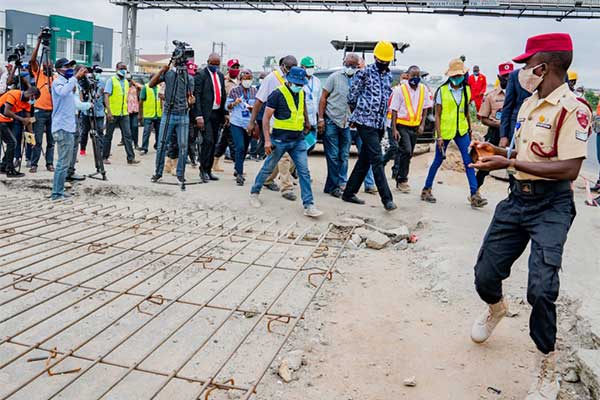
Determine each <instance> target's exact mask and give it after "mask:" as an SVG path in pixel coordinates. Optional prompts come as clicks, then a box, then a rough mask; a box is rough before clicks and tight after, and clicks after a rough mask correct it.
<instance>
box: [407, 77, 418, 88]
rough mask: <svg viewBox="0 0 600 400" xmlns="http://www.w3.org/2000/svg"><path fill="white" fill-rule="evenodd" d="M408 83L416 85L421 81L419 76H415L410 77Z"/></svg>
mask: <svg viewBox="0 0 600 400" xmlns="http://www.w3.org/2000/svg"><path fill="white" fill-rule="evenodd" d="M408 83H409V84H410V86H418V85H419V83H421V78H419V77H418V76H415V77H414V78H410V79H409V80H408Z"/></svg>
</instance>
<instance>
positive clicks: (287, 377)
mask: <svg viewBox="0 0 600 400" xmlns="http://www.w3.org/2000/svg"><path fill="white" fill-rule="evenodd" d="M277 373H278V374H279V376H280V377H281V379H283V381H284V382H285V383H290V382H291V381H292V379H293V377H292V371H291V370H290V367H289V365H288V361H287V360H283V361H282V362H281V365H279V369H278V370H277Z"/></svg>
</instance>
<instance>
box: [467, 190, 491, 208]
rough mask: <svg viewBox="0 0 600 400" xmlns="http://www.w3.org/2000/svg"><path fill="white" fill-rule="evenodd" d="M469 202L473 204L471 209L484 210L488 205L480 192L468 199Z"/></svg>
mask: <svg viewBox="0 0 600 400" xmlns="http://www.w3.org/2000/svg"><path fill="white" fill-rule="evenodd" d="M467 200H469V202H470V203H471V208H482V207H485V206H486V205H487V203H488V201H487V200H486V199H484V198H483V197H481V195H480V194H479V192H477V193H475V194H474V195H472V196H469V197H467Z"/></svg>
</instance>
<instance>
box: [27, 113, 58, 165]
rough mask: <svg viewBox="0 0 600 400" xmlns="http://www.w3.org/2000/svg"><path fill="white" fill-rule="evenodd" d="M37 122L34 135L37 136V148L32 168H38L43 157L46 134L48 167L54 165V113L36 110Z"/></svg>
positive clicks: (34, 114) (32, 160) (33, 156)
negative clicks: (43, 141)
mask: <svg viewBox="0 0 600 400" xmlns="http://www.w3.org/2000/svg"><path fill="white" fill-rule="evenodd" d="M33 116H34V117H35V122H34V124H33V133H34V135H35V146H34V147H33V152H32V153H31V166H32V167H37V166H38V162H39V160H40V156H41V155H42V139H43V138H44V131H45V132H46V165H52V164H53V163H54V139H53V137H52V111H47V110H40V109H37V108H36V109H35V110H34V111H33Z"/></svg>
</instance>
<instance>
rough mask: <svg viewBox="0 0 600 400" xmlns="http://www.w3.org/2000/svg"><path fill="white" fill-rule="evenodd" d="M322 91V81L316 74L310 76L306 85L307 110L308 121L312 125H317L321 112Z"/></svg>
mask: <svg viewBox="0 0 600 400" xmlns="http://www.w3.org/2000/svg"><path fill="white" fill-rule="evenodd" d="M322 92H323V88H322V87H321V81H320V80H319V78H317V77H316V76H312V77H310V78H309V79H308V84H306V85H304V98H305V99H306V112H307V113H308V121H309V122H310V124H311V125H312V126H317V114H318V113H319V101H320V100H321V93H322Z"/></svg>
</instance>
